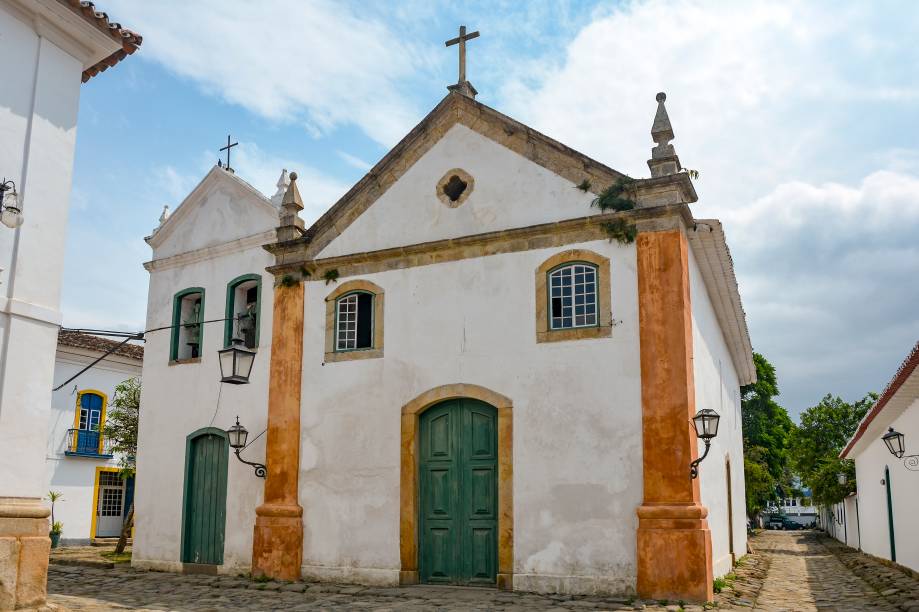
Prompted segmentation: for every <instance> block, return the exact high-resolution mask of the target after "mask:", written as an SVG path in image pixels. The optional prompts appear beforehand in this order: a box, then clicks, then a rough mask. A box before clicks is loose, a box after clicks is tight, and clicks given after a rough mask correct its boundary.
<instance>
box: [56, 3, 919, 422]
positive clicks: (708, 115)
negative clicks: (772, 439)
mask: <svg viewBox="0 0 919 612" xmlns="http://www.w3.org/2000/svg"><path fill="white" fill-rule="evenodd" d="M99 4H100V5H102V8H103V9H104V10H106V11H108V13H109V14H110V15H111V16H112V18H113V19H115V20H117V21H120V22H121V23H122V24H123V25H125V26H126V27H130V28H133V29H135V30H137V31H138V32H140V33H141V34H142V35H143V36H144V43H143V46H142V48H141V50H140V52H139V53H138V54H136V55H135V56H133V57H130V58H128V59H127V60H126V61H124V62H122V63H121V64H119V65H118V66H117V67H115V68H114V69H112V70H110V71H108V72H106V73H104V74H102V75H100V76H98V77H96V78H94V79H92V80H91V81H90V82H89V83H87V84H85V85H84V86H83V93H82V99H81V108H80V122H79V134H78V138H77V153H76V162H75V178H74V186H73V197H72V206H71V214H70V221H69V234H68V244H67V263H66V266H65V281H64V290H63V311H64V320H65V324H66V325H68V326H85V327H101V328H125V329H140V328H141V327H143V323H144V319H145V309H146V287H147V281H148V277H147V273H146V272H145V271H144V270H143V268H142V267H141V264H142V262H143V261H146V260H147V259H149V258H150V251H149V248H148V247H147V245H146V244H145V243H144V242H143V237H144V236H146V235H148V234H149V233H150V230H151V229H152V228H153V227H154V226H155V224H156V220H157V218H158V217H159V214H160V211H161V210H162V207H163V205H164V204H168V205H170V207H171V208H173V209H174V208H175V206H177V205H178V203H179V202H181V200H182V198H183V196H184V195H185V194H186V193H187V192H188V191H189V190H190V189H191V188H192V187H193V186H194V185H195V184H196V183H197V181H198V180H200V178H201V177H202V176H203V175H204V173H205V172H206V171H207V170H208V169H209V167H210V166H211V165H212V164H213V163H214V162H215V161H216V159H217V157H218V153H217V149H218V148H219V147H220V146H222V145H223V144H224V143H225V141H226V135H227V133H232V135H233V137H234V139H235V140H238V141H239V143H240V146H239V147H237V148H236V149H234V161H233V166H234V167H235V168H236V169H237V172H238V173H239V175H240V176H241V177H242V178H244V179H245V180H247V181H249V182H251V183H252V184H253V185H255V186H256V187H258V188H259V189H261V190H262V191H264V192H266V193H267V194H269V195H270V194H271V193H273V192H274V189H275V187H274V183H275V181H276V179H277V176H278V174H279V173H280V170H281V168H282V167H285V168H288V169H290V170H297V171H298V172H299V173H300V176H301V181H300V184H301V185H302V186H303V189H302V190H301V191H303V192H304V195H305V196H306V199H307V210H306V211H305V213H306V214H305V216H306V217H307V220H308V221H309V220H312V219H314V218H315V217H317V216H318V215H319V214H321V212H322V211H323V210H324V209H325V208H327V207H328V206H330V205H331V204H332V203H333V202H334V201H335V199H337V197H338V196H339V195H341V194H342V193H344V191H346V190H347V188H348V187H349V186H350V185H351V184H352V183H354V182H355V181H357V180H358V179H359V178H360V177H361V176H362V175H363V173H364V171H365V170H366V169H367V168H368V167H369V165H372V164H373V163H375V162H376V161H377V160H378V159H379V158H380V157H381V156H382V155H384V154H385V153H386V151H387V150H388V149H389V147H391V146H392V145H393V144H395V143H396V142H397V141H398V140H399V138H401V136H402V135H404V133H405V132H407V131H408V130H409V129H410V128H411V127H412V126H413V125H414V124H415V123H417V121H419V120H420V119H421V118H422V117H423V116H424V115H425V114H426V113H427V112H428V111H429V110H430V109H431V108H432V107H433V106H434V105H435V104H436V103H437V102H438V101H439V100H440V99H441V98H442V97H443V95H444V94H445V93H446V90H445V89H444V87H445V86H446V85H447V84H449V83H452V82H454V81H455V80H456V49H455V47H454V48H451V49H445V48H444V46H443V41H444V40H446V39H447V38H451V37H453V36H455V35H456V29H457V27H458V25H459V24H460V23H465V24H466V25H467V26H469V28H470V29H478V30H480V31H481V32H482V36H481V37H480V38H478V39H476V40H474V41H472V42H470V43H469V68H468V76H469V79H470V80H471V81H472V82H473V83H474V84H475V86H476V88H477V89H478V90H479V96H478V99H479V100H480V101H482V102H484V103H485V104H488V105H490V106H492V107H494V108H497V109H498V110H500V111H502V112H505V113H507V114H509V115H511V116H513V117H514V118H516V119H518V120H521V121H523V122H525V123H527V124H529V125H531V126H533V127H534V128H536V129H538V130H540V131H542V132H544V133H546V134H548V135H549V136H552V137H554V138H556V139H558V140H561V141H562V142H564V143H566V144H568V145H570V146H572V147H574V148H576V149H578V150H580V151H582V152H584V153H586V154H588V155H590V156H592V157H594V158H596V159H598V160H600V161H602V162H604V163H607V164H608V165H610V166H612V167H614V168H617V169H619V170H621V171H623V172H626V173H628V174H631V175H632V176H638V177H640V176H646V175H647V174H648V170H647V166H646V164H645V161H646V160H647V159H648V157H649V156H650V147H651V145H652V143H651V140H650V135H649V129H650V124H651V120H652V117H653V113H654V109H655V103H654V95H655V94H656V92H658V91H661V90H663V91H666V92H667V94H668V101H667V106H668V110H669V113H670V117H671V120H672V122H673V125H674V131H675V133H676V139H675V140H674V143H673V144H674V145H675V146H676V150H677V152H678V153H679V155H680V158H681V160H682V161H683V164H684V165H685V166H688V167H690V168H694V169H697V170H699V171H700V172H701V177H700V179H699V180H698V181H697V183H696V188H697V191H698V193H699V196H700V199H699V202H697V203H696V204H694V205H693V206H692V208H693V212H694V214H695V216H696V217H697V218H704V217H717V218H720V219H721V220H722V221H723V222H724V224H725V228H726V231H727V236H728V242H729V245H730V247H731V250H732V254H733V257H734V261H735V265H736V267H737V274H738V278H739V281H740V288H741V295H742V297H743V299H744V306H745V309H746V312H747V318H748V323H749V326H750V332H751V337H752V340H753V345H754V347H755V349H756V350H758V351H760V352H762V353H764V354H765V355H766V356H767V358H769V359H770V360H771V361H772V362H773V363H774V364H775V365H776V367H777V369H778V373H779V382H780V386H781V388H782V391H783V393H782V396H781V400H782V402H783V404H784V405H786V406H787V407H788V408H789V410H790V411H791V412H792V414H796V413H797V412H798V411H800V410H801V409H803V408H805V407H807V406H809V405H812V404H814V403H816V402H817V401H818V400H819V399H820V397H821V396H822V395H823V394H825V393H828V392H832V393H836V394H840V395H842V396H843V397H844V398H847V399H856V398H857V397H860V396H861V395H863V394H864V393H865V392H867V391H870V390H876V391H880V390H881V388H882V387H883V386H884V384H886V382H887V381H888V380H889V378H890V377H891V376H892V374H893V372H894V370H895V368H896V366H897V365H898V364H899V362H900V360H901V359H902V358H903V357H904V356H905V355H906V354H907V352H908V351H909V349H910V348H911V346H912V345H913V343H914V342H915V341H916V339H917V338H919V138H917V137H919V127H917V121H916V117H917V111H919V77H917V73H916V70H915V66H917V65H919V49H917V48H916V46H915V45H914V41H915V40H916V39H917V38H919V6H915V7H914V6H912V5H910V4H902V3H884V2H873V3H859V4H854V3H853V4H848V5H843V6H842V8H840V3H831V2H800V3H797V2H791V3H776V2H745V3H725V2H713V1H712V2H706V1H702V0H698V1H682V2H679V1H678V2H666V3H665V2H655V1H650V2H622V3H609V2H606V3H598V2H538V1H534V2H526V3H522V2H450V3H446V2H430V1H420V0H419V1H415V0H411V1H408V2H401V3H398V4H396V3H389V2H385V3H384V2H377V3H371V2H353V3H347V2H345V3H331V2H302V1H295V0H290V1H284V0H268V1H265V2H260V3H258V4H254V3H252V2H242V1H239V2H237V1H230V0H226V1H217V0H200V1H197V2H194V3H188V2H179V1H177V0H164V1H161V2H141V1H140V0H106V1H105V2H104V3H102V2H100V3H99Z"/></svg>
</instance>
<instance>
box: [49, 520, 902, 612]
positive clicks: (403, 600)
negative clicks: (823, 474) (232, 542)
mask: <svg viewBox="0 0 919 612" xmlns="http://www.w3.org/2000/svg"><path fill="white" fill-rule="evenodd" d="M753 546H754V548H755V549H756V550H757V551H758V553H757V554H756V555H752V556H751V557H749V558H748V559H747V560H745V562H744V563H742V564H741V565H740V566H739V567H738V569H737V571H736V578H733V579H732V580H728V583H729V586H728V587H726V588H725V590H724V591H723V592H722V593H721V594H719V595H716V604H717V609H719V610H739V609H746V610H749V609H751V608H754V609H757V610H770V611H771V610H793V611H795V612H797V611H801V612H805V611H811V610H820V611H833V612H843V611H848V610H889V611H907V612H919V581H917V580H916V579H915V578H913V577H911V576H907V575H906V574H904V573H902V572H900V571H899V570H897V569H894V568H890V567H887V566H886V565H882V564H880V563H878V562H877V561H875V560H873V559H871V558H870V557H867V556H865V555H861V554H859V553H857V552H853V551H850V550H847V549H844V548H843V547H842V546H839V545H837V544H836V543H835V542H832V541H829V540H827V539H825V538H823V539H821V538H819V537H818V536H817V534H815V533H813V532H784V531H780V532H764V533H762V534H760V535H759V536H757V537H756V538H755V539H754V540H753ZM48 591H49V602H50V603H51V604H53V605H56V606H59V607H61V608H65V609H70V610H74V611H77V612H83V611H89V610H94V611H95V610H202V611H203V610H213V611H217V610H290V611H293V610H317V609H342V610H345V609H363V610H378V611H381V610H446V611H452V610H634V609H651V610H653V609H659V610H670V611H678V610H681V609H683V610H687V611H693V610H695V611H698V610H702V607H701V606H691V605H685V607H683V606H681V602H657V601H640V600H639V601H636V600H633V599H627V598H591V597H569V596H562V595H533V594H524V593H508V592H502V591H495V590H490V589H471V588H444V587H427V586H418V587H404V588H365V587H358V586H349V585H332V584H317V583H290V584H283V583H276V582H257V581H253V580H250V579H247V578H242V577H238V578H237V577H228V576H186V575H178V574H168V573H159V572H140V571H135V570H132V569H130V568H128V567H125V566H124V565H119V566H116V567H115V569H101V568H92V567H76V566H60V565H52V566H51V568H50V571H49V578H48ZM881 593H883V595H882V594H881Z"/></svg>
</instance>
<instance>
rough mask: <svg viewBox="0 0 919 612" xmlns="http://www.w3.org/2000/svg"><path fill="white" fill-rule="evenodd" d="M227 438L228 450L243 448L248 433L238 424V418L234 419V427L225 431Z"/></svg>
mask: <svg viewBox="0 0 919 612" xmlns="http://www.w3.org/2000/svg"><path fill="white" fill-rule="evenodd" d="M227 437H229V438H230V440H229V442H230V448H244V447H245V446H246V439H247V438H248V437H249V431H248V430H247V429H246V428H245V427H243V426H242V425H240V424H239V417H236V425H233V426H232V427H230V428H229V429H228V430H227Z"/></svg>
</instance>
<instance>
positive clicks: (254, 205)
mask: <svg viewBox="0 0 919 612" xmlns="http://www.w3.org/2000/svg"><path fill="white" fill-rule="evenodd" d="M288 183H289V179H288V178H287V173H286V172H283V173H282V175H281V178H280V179H279V181H278V194H276V196H275V197H274V198H272V199H270V200H269V199H268V198H266V197H265V196H264V195H262V194H261V192H259V191H258V190H257V189H255V188H254V187H252V186H251V185H249V184H248V183H247V182H245V181H243V180H242V179H240V178H239V177H238V176H236V175H235V174H233V173H231V172H227V171H226V170H225V169H223V168H219V167H217V166H214V167H213V168H212V169H211V170H210V172H208V173H207V175H206V176H205V177H204V178H203V179H202V180H201V182H200V183H199V184H198V185H197V186H196V187H195V188H194V189H193V190H192V191H191V193H190V194H189V195H188V196H187V197H186V198H185V199H184V200H183V201H182V203H181V204H180V205H179V207H178V208H176V209H175V210H174V211H173V213H172V214H171V215H164V216H163V217H162V219H161V224H160V226H159V227H158V228H157V229H156V230H155V231H154V232H153V234H152V235H151V236H149V237H148V238H147V239H146V240H147V243H148V244H149V245H150V246H151V248H152V249H153V257H152V259H151V261H149V262H147V263H146V264H145V265H144V267H145V268H146V269H147V271H148V272H149V273H150V288H149V291H148V294H147V329H152V328H156V327H162V326H168V325H171V324H173V323H176V322H180V323H186V322H188V321H189V320H191V319H193V318H194V316H197V317H198V318H199V320H202V321H203V320H215V319H216V320H218V321H217V322H214V323H209V324H204V325H203V326H202V330H203V331H202V332H200V333H197V334H194V337H191V336H190V334H189V332H188V330H186V329H177V330H175V336H173V332H172V330H163V331H159V332H150V333H148V334H147V335H146V343H145V352H146V355H147V356H148V357H147V359H145V361H144V371H143V376H144V380H145V381H147V384H146V385H145V387H144V393H143V395H142V400H141V402H142V408H141V415H140V419H141V420H140V433H139V436H140V438H139V441H138V447H139V448H138V459H137V472H138V476H137V480H138V484H139V487H138V495H137V498H136V499H137V512H136V515H135V522H134V525H135V533H136V534H137V537H136V539H135V543H134V549H133V550H134V555H135V559H136V558H138V557H139V558H142V559H150V560H156V561H157V562H158V563H156V564H155V565H156V566H157V567H166V568H169V569H178V568H181V563H179V550H178V543H180V542H181V541H182V538H183V536H182V533H181V530H182V520H181V516H182V504H183V495H184V494H185V492H184V491H183V479H184V474H185V469H186V438H187V437H188V436H189V435H190V434H192V433H193V432H196V431H199V430H202V429H204V428H208V427H211V428H217V429H219V430H221V431H222V430H225V429H227V428H229V427H230V426H231V425H232V424H233V423H234V422H235V419H236V417H237V416H238V417H239V419H240V421H241V422H242V423H243V424H245V426H246V427H248V428H249V430H250V432H251V435H250V437H249V440H250V442H251V441H252V440H254V439H255V437H256V435H257V434H258V433H259V432H261V431H263V430H264V429H265V423H266V417H267V415H266V414H265V402H266V398H267V396H268V364H269V362H270V355H271V308H272V283H273V282H274V277H273V276H272V275H271V274H269V273H268V272H266V271H265V268H266V267H268V266H269V265H271V264H272V263H273V262H274V258H273V257H272V256H271V255H270V254H269V253H268V252H267V251H265V249H264V248H262V246H263V245H265V244H268V243H270V242H272V241H273V240H274V235H275V228H276V227H277V225H278V218H279V217H278V206H279V205H280V201H281V196H282V195H283V193H284V190H285V189H286V188H287V185H288ZM228 297H229V298H230V299H228ZM253 301H254V303H255V304H256V306H255V307H254V308H250V307H249V306H248V304H250V303H252V302H253ZM230 305H232V311H233V312H234V313H242V312H245V311H247V310H251V311H253V312H254V313H255V326H254V330H255V333H253V334H251V336H250V342H249V344H250V346H251V348H253V349H255V350H256V351H257V356H256V358H255V365H254V368H253V371H252V374H251V376H250V381H251V382H250V384H248V385H239V386H234V385H225V386H224V388H223V389H221V388H220V387H221V385H220V382H219V381H220V368H219V366H218V364H217V351H218V350H219V349H222V348H224V347H225V346H226V345H227V344H228V342H229V337H228V334H229V333H230V332H231V331H236V330H231V329H230V328H229V327H228V325H227V322H224V321H219V319H222V318H226V317H227V314H228V311H227V308H228V307H229V306H230ZM195 312H197V315H195V314H194V313H195ZM176 317H178V320H177V319H176ZM196 343H197V344H196ZM172 347H174V348H175V353H174V354H173V353H172V352H171V351H172ZM264 456H265V436H262V437H261V438H260V439H258V440H255V441H254V443H253V444H252V446H250V447H249V448H248V449H246V451H245V452H244V453H243V457H247V458H249V459H250V460H252V461H263V457H264ZM229 459H230V461H229V463H228V464H227V465H226V467H225V469H226V470H227V479H226V483H227V484H226V487H227V490H226V497H227V500H228V504H227V507H226V512H227V516H226V521H227V523H228V524H233V525H250V528H247V529H227V530H226V535H225V538H226V541H225V542H221V549H222V550H223V553H224V554H223V563H224V565H226V566H227V567H228V568H238V569H239V570H240V571H245V569H246V568H248V565H249V559H250V555H251V553H252V529H251V523H253V522H254V521H255V507H256V506H258V505H259V504H260V503H261V498H262V481H261V480H259V479H257V478H255V477H253V475H252V468H251V467H249V466H247V465H244V464H242V463H240V462H238V461H237V460H236V458H235V457H233V456H230V457H229ZM138 551H139V552H138Z"/></svg>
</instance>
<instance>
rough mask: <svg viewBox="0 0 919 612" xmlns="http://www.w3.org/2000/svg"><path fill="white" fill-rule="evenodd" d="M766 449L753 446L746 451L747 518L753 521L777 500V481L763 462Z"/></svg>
mask: <svg viewBox="0 0 919 612" xmlns="http://www.w3.org/2000/svg"><path fill="white" fill-rule="evenodd" d="M765 452H766V449H764V448H763V447H761V446H753V447H749V448H747V449H745V450H744V459H743V466H744V483H745V488H746V493H747V516H749V517H750V518H751V519H752V518H753V517H755V516H756V515H757V514H759V513H760V512H761V511H762V510H763V508H765V507H766V505H767V504H768V503H769V502H770V501H771V500H773V499H775V479H774V478H773V477H772V474H770V473H769V467H768V466H767V465H766V462H765V461H763V455H764V454H765Z"/></svg>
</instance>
